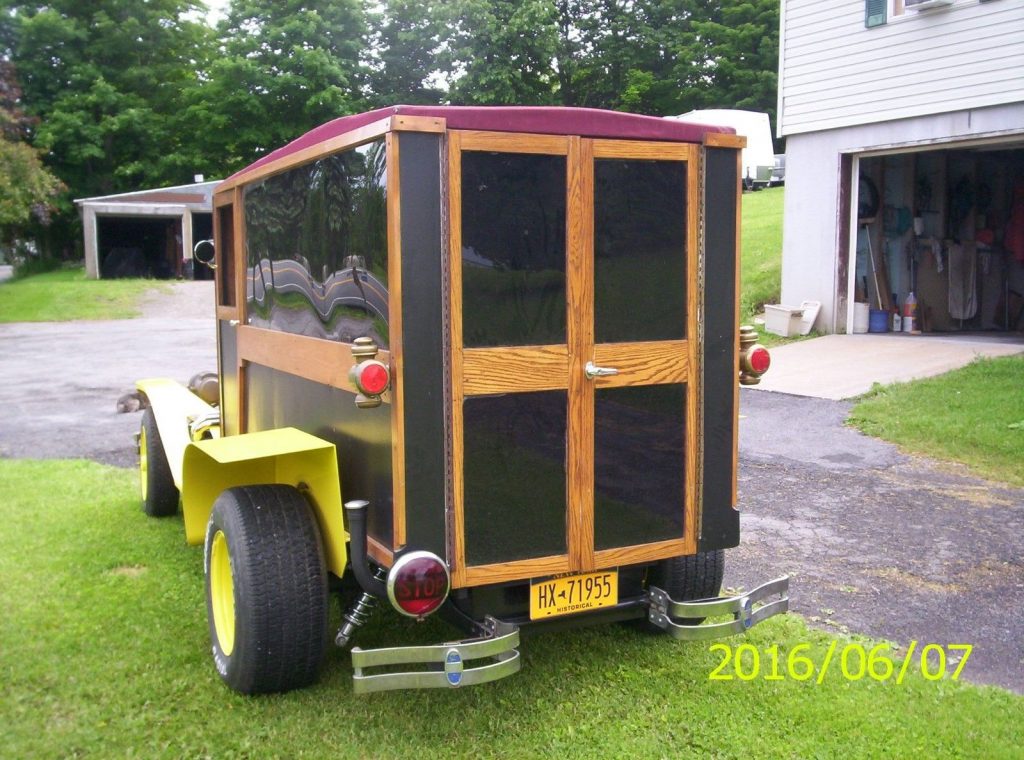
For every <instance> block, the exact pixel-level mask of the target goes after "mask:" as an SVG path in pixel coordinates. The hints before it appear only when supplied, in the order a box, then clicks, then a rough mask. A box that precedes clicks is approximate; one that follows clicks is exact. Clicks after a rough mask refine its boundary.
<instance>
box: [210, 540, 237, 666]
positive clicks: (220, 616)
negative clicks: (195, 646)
mask: <svg viewBox="0 0 1024 760" xmlns="http://www.w3.org/2000/svg"><path fill="white" fill-rule="evenodd" d="M210 609H211V610H212V611H213V630H214V633H215V635H216V636H217V643H218V644H219V645H220V648H221V651H222V652H224V654H225V655H227V656H230V655H231V653H232V652H233V651H235V581H234V578H233V577H232V575H231V557H230V555H229V554H228V540H227V538H225V537H224V531H222V530H218V531H217V533H216V535H214V537H213V542H212V544H211V545H210Z"/></svg>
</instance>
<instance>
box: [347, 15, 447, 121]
mask: <svg viewBox="0 0 1024 760" xmlns="http://www.w3.org/2000/svg"><path fill="white" fill-rule="evenodd" d="M441 8H442V6H440V5H436V4H433V3H422V2H417V1H416V0H387V2H383V3H380V4H379V5H378V6H377V7H375V8H374V9H372V10H370V11H369V13H368V17H367V21H368V25H369V29H370V34H369V44H368V45H367V49H366V50H365V56H366V59H367V74H366V77H367V88H368V92H367V98H368V100H369V101H370V103H372V104H373V105H375V106H377V107H383V106H388V105H396V104H407V105H436V104H438V103H441V102H443V101H444V99H445V95H446V93H445V90H444V89H443V87H442V85H443V82H442V75H441V68H442V65H443V63H442V61H441V59H440V58H439V54H440V52H441V45H442V38H443V35H444V34H445V32H446V27H445V18H444V14H443V13H442V12H441Z"/></svg>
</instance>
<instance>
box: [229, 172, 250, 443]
mask: <svg viewBox="0 0 1024 760" xmlns="http://www.w3.org/2000/svg"><path fill="white" fill-rule="evenodd" d="M231 194H232V196H233V199H234V205H233V207H232V209H233V216H232V219H231V223H232V227H233V230H234V234H233V235H232V240H233V244H234V250H233V251H232V256H233V260H234V262H235V265H234V272H235V314H236V315H237V316H236V319H237V320H238V323H239V326H241V325H244V324H245V321H246V313H247V311H248V309H247V304H246V292H245V290H246V281H247V278H248V275H247V273H246V271H245V205H244V204H245V194H244V193H243V192H242V189H241V188H240V187H236V188H234V189H233V190H232V191H231ZM237 381H238V432H239V433H247V432H249V372H248V370H247V369H246V361H245V358H244V357H243V356H242V353H241V351H239V352H238V377H237Z"/></svg>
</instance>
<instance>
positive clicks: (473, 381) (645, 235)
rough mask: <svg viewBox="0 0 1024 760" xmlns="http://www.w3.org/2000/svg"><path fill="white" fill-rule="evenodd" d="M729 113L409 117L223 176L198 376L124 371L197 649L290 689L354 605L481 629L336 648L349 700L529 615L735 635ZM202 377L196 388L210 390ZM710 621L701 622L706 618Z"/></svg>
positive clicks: (739, 371) (468, 660)
mask: <svg viewBox="0 0 1024 760" xmlns="http://www.w3.org/2000/svg"><path fill="white" fill-rule="evenodd" d="M741 147H742V139H741V138H737V137H736V136H735V135H734V134H732V133H731V131H730V130H728V129H720V128H716V127H710V126H706V125H693V124H686V123H682V122H678V121H670V120H663V119H656V118H653V117H645V116H634V115H630V114H623V113H613V112H606V111H595V110H589V109H566V108H506V107H495V108H457V107H411V106H399V107H394V108H388V109H382V110H378V111H374V112H370V113H365V114H360V115H356V116H347V117H343V118H340V119H337V120H335V121H333V122H330V123H328V124H325V125H323V126H321V127H319V128H317V129H315V130H313V131H312V132H310V133H308V134H306V135H304V136H303V137H301V138H299V139H298V140H296V141H294V142H292V143H290V144H289V145H287V146H285V147H283V148H281V149H280V150H278V151H276V152H274V153H271V154H269V155H268V156H266V157H265V158H263V159H261V160H260V161H258V162H256V163H255V164H253V165H252V166H250V167H248V168H247V169H245V170H243V171H241V172H239V173H238V174H236V175H235V176H233V177H231V178H229V179H228V180H226V181H225V182H223V183H222V184H221V185H219V186H218V187H217V189H216V191H215V196H214V219H215V222H214V241H213V245H212V246H206V247H205V248H204V247H203V245H202V244H200V246H199V247H198V248H197V252H196V255H197V258H200V259H201V260H206V261H208V263H209V264H210V265H211V266H214V267H215V268H216V293H217V303H216V316H217V342H218V362H219V367H218V372H217V382H215V383H211V382H209V380H208V381H207V382H205V383H199V385H201V386H203V387H197V388H195V389H194V390H189V389H186V388H184V387H182V386H180V385H178V384H177V383H174V382H172V381H168V380H162V379H150V380H142V381H140V382H139V384H138V385H139V389H140V391H141V392H142V393H144V394H145V395H146V397H147V399H148V401H149V408H148V409H147V410H146V411H145V413H144V417H143V421H142V429H141V432H140V436H139V445H140V462H141V471H142V497H143V505H144V508H145V510H146V512H147V513H149V514H152V515H167V514H174V513H176V512H177V511H178V509H179V503H180V508H181V511H182V513H183V516H184V524H185V533H186V538H187V540H188V541H189V542H190V543H194V544H203V545H204V547H205V549H204V551H205V554H204V557H205V559H204V567H205V574H206V587H207V606H208V612H209V620H210V633H211V637H212V648H213V655H214V661H215V663H216V666H217V669H218V671H219V673H220V674H221V676H222V677H223V678H224V680H225V681H226V682H227V683H228V684H229V685H230V686H231V687H232V688H234V689H236V690H238V691H241V692H245V693H253V692H265V691H280V690H286V689H290V688H296V687H301V686H304V685H307V684H309V683H311V682H312V681H313V680H314V679H315V678H316V676H317V672H318V669H319V667H320V664H321V661H322V659H323V656H324V652H325V647H326V645H327V641H328V639H329V635H328V632H327V625H328V609H329V605H328V598H329V594H330V593H331V592H332V591H339V592H340V593H342V594H343V595H345V596H346V597H347V603H346V605H345V607H344V610H345V611H344V614H343V616H342V621H341V625H340V628H339V629H338V630H337V632H336V634H335V637H334V638H335V641H336V643H338V644H340V645H348V644H349V643H350V642H351V641H352V640H353V639H354V638H355V637H357V636H358V632H357V631H358V628H359V626H360V625H361V624H362V623H363V622H365V620H366V619H367V616H368V615H369V614H370V612H371V610H372V609H373V608H374V606H377V605H378V604H379V603H380V602H382V601H383V602H386V603H388V604H389V606H390V607H392V608H393V609H394V610H396V611H397V612H398V613H400V614H402V615H406V616H409V617H413V618H422V617H424V616H427V615H431V614H434V613H437V614H440V615H443V616H444V617H445V618H447V619H448V620H449V621H451V622H453V623H454V624H455V625H457V626H458V627H460V628H461V629H462V630H463V631H464V632H465V634H466V635H467V636H469V637H470V638H468V639H463V640H459V641H456V642H453V643H448V644H440V645H437V646H426V647H424V646H409V647H399V648H390V649H376V650H375V649H363V648H360V647H356V648H354V649H353V650H352V663H353V666H354V671H355V674H354V682H355V688H356V690H357V691H375V690H382V689H393V688H415V687H434V686H449V687H450V686H460V685H468V684H473V683H481V682H484V681H492V680H495V679H498V678H501V677H504V676H507V675H510V674H511V673H514V672H516V671H517V670H518V669H519V667H520V661H519V655H518V646H519V630H520V628H522V627H524V626H540V627H542V626H544V625H545V624H550V623H560V624H583V623H593V622H604V621H607V622H611V621H621V620H629V619H641V620H646V621H647V623H648V624H649V625H650V626H653V627H656V628H659V629H663V630H665V631H668V632H669V633H671V634H672V635H674V636H676V637H678V638H710V637H714V636H719V635H724V634H729V633H737V632H741V631H743V630H745V629H746V628H748V627H749V626H751V625H753V624H755V623H757V622H758V621H760V620H763V619H765V618H766V617H769V616H771V615H774V614H777V613H779V612H784V611H785V610H786V608H787V604H788V598H787V593H788V580H787V579H786V578H780V579H778V580H776V581H773V582H771V583H768V584H765V585H764V586H761V587H760V588H757V589H754V590H753V591H751V592H749V593H746V594H742V595H740V596H737V597H731V598H719V597H718V593H719V589H720V587H721V582H722V572H723V561H724V559H723V556H724V555H723V552H724V550H725V549H726V548H729V547H732V546H735V545H737V543H738V541H739V517H738V512H737V511H736V508H735V504H736V467H737V419H738V415H737V410H738V383H740V382H746V383H754V382H756V381H757V378H758V377H759V375H760V374H761V373H763V372H764V371H765V370H766V369H767V367H768V363H769V357H768V353H767V351H765V350H764V349H763V348H762V347H760V346H757V345H755V341H754V338H753V337H752V336H751V335H749V334H746V335H744V336H742V338H741V334H740V330H739V329H738V322H737V317H738V287H737V280H738V258H737V257H738V217H739V188H740V182H739V179H740V177H739V151H740V148H741ZM204 397H205V398H204ZM715 616H725V618H727V619H726V620H724V621H723V622H711V623H705V624H703V625H701V624H700V622H701V620H703V619H704V618H707V617H715Z"/></svg>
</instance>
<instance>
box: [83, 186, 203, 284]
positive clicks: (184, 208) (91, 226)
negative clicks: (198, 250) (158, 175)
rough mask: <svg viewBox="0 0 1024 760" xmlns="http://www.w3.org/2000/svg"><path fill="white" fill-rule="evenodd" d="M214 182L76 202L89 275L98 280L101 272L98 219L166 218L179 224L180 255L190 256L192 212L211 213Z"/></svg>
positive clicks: (192, 228)
mask: <svg viewBox="0 0 1024 760" xmlns="http://www.w3.org/2000/svg"><path fill="white" fill-rule="evenodd" d="M218 183H219V181H216V182H199V183H196V184H192V185H177V186H175V187H166V188H160V189H155V190H140V191H137V192H131V193H119V194H117V195H104V196H98V197H95V198H81V199H78V200H76V201H75V203H76V204H77V205H78V207H79V211H80V213H81V215H82V227H83V234H84V243H85V271H86V275H87V276H88V277H91V278H93V279H99V278H100V277H101V276H102V275H103V272H102V271H101V260H102V259H101V255H100V236H99V223H98V219H133V220H145V219H154V220H159V219H167V220H172V221H173V220H179V221H180V224H181V249H182V258H183V259H184V260H186V261H188V260H190V259H191V258H192V247H193V232H194V224H193V215H196V214H209V215H211V218H212V214H213V188H214V187H216V186H217V184H218Z"/></svg>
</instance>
